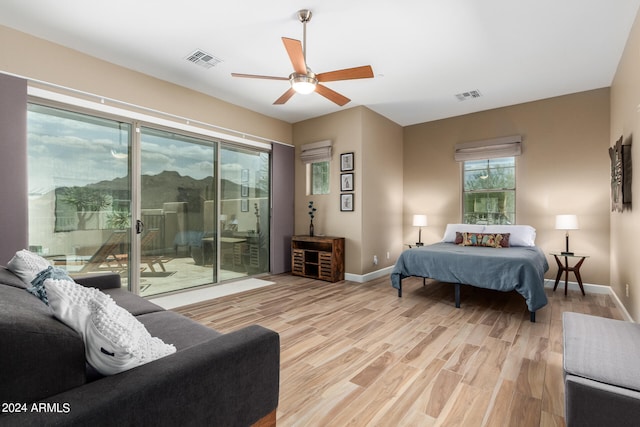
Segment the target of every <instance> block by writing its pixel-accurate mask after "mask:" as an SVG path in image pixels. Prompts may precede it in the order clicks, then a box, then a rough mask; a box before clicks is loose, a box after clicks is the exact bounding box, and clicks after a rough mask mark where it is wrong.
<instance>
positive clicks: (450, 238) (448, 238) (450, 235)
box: [442, 224, 485, 243]
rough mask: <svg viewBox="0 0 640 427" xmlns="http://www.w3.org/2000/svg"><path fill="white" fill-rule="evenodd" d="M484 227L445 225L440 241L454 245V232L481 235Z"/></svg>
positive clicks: (480, 225)
mask: <svg viewBox="0 0 640 427" xmlns="http://www.w3.org/2000/svg"><path fill="white" fill-rule="evenodd" d="M484 227H485V226H484V225H482V224H447V228H446V229H445V230H444V237H443V238H442V241H443V242H446V243H455V241H456V231H458V232H460V233H463V232H466V233H482V230H484Z"/></svg>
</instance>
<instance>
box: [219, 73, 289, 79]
mask: <svg viewBox="0 0 640 427" xmlns="http://www.w3.org/2000/svg"><path fill="white" fill-rule="evenodd" d="M231 75H232V76H233V77H244V78H248V79H265V80H289V78H288V77H273V76H259V75H256V74H240V73H231Z"/></svg>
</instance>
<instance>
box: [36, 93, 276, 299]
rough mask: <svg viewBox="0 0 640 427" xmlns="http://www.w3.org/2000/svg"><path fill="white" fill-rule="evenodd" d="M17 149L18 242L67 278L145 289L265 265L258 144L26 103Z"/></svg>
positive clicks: (260, 269)
mask: <svg viewBox="0 0 640 427" xmlns="http://www.w3.org/2000/svg"><path fill="white" fill-rule="evenodd" d="M134 129H135V131H134ZM27 146H28V151H29V164H28V175H29V245H30V248H31V249H32V250H33V251H35V252H37V253H40V254H42V255H43V256H45V257H47V258H48V259H49V260H50V261H51V262H52V263H53V264H54V265H56V266H59V267H61V268H64V269H66V270H67V271H69V272H70V273H71V274H72V275H74V274H84V273H95V272H104V271H109V272H116V273H119V274H120V275H121V278H122V282H123V286H127V287H129V288H130V289H132V290H133V291H137V292H139V293H140V294H141V295H143V296H151V295H158V294H162V293H167V292H173V291H178V290H183V289H187V288H192V287H196V286H201V285H206V284H211V283H218V282H220V281H225V280H232V279H237V278H240V277H244V276H248V275H254V274H259V273H265V272H268V271H269V224H270V165H271V163H270V153H269V152H268V151H263V150H259V149H256V148H252V147H248V146H239V145H233V144H230V143H228V142H224V141H219V140H214V139H211V138H207V137H204V136H202V137H200V136H199V135H196V134H188V133H186V132H183V131H180V132H178V131H177V130H176V131H173V130H171V129H159V128H156V127H151V126H141V125H139V124H138V123H136V122H134V121H133V120H131V121H130V122H126V121H123V120H119V119H112V118H106V117H98V116H95V115H92V114H86V113H81V112H77V111H69V110H66V109H63V108H62V109H61V108H57V107H55V108H54V107H51V106H44V105H37V104H30V105H29V107H28V141H27Z"/></svg>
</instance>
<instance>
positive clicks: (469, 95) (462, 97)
mask: <svg viewBox="0 0 640 427" xmlns="http://www.w3.org/2000/svg"><path fill="white" fill-rule="evenodd" d="M481 96H482V94H481V93H480V91H479V90H470V91H469V92H463V93H458V94H456V98H458V101H466V100H467V99H474V98H480V97H481Z"/></svg>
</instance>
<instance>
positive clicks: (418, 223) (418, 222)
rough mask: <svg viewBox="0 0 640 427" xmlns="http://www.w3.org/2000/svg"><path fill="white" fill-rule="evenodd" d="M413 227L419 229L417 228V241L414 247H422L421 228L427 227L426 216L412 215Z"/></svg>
mask: <svg viewBox="0 0 640 427" xmlns="http://www.w3.org/2000/svg"><path fill="white" fill-rule="evenodd" d="M413 226H414V227H420V228H418V241H417V242H416V246H424V243H422V227H426V226H427V216H426V215H414V216H413Z"/></svg>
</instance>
